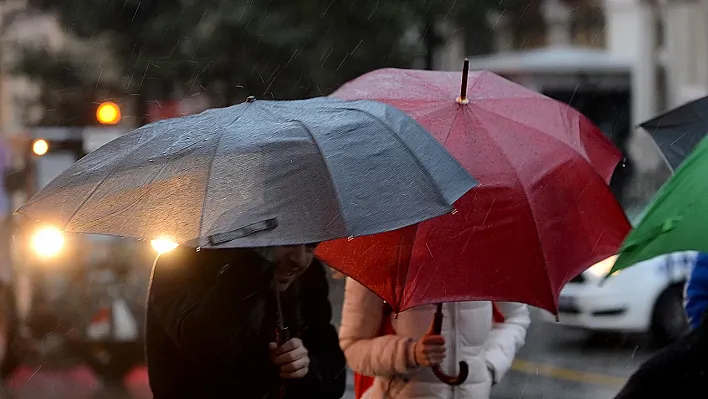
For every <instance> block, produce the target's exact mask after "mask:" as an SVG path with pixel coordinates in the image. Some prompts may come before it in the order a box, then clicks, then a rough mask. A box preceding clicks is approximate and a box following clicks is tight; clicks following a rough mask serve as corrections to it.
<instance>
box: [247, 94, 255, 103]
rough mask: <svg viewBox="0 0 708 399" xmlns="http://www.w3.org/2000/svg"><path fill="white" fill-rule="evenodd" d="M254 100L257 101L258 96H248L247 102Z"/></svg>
mask: <svg viewBox="0 0 708 399" xmlns="http://www.w3.org/2000/svg"><path fill="white" fill-rule="evenodd" d="M254 101H256V96H248V97H246V102H247V103H252V102H254Z"/></svg>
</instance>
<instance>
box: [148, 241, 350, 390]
mask: <svg viewBox="0 0 708 399" xmlns="http://www.w3.org/2000/svg"><path fill="white" fill-rule="evenodd" d="M272 281H273V270H272V267H271V266H270V265H269V264H268V263H267V262H266V261H265V260H264V259H263V258H261V257H260V256H259V255H258V254H257V253H256V252H254V251H252V250H249V249H233V250H231V249H229V250H201V251H194V250H193V249H191V250H190V249H187V248H179V249H178V250H176V251H173V252H171V253H169V254H166V255H163V256H161V257H160V258H158V260H156V262H155V266H154V268H153V276H152V279H151V283H150V293H149V299H148V310H147V325H146V352H147V362H148V375H149V379H150V387H151V389H152V392H153V395H154V398H155V399H175V398H185V399H186V398H190V399H191V398H194V399H197V398H210V399H212V398H213V399H218V398H254V399H266V398H278V397H279V395H278V393H279V391H280V387H281V384H282V383H283V380H282V379H280V378H279V376H278V369H277V368H276V367H275V366H273V365H272V363H271V362H270V360H269V351H268V343H269V342H273V341H274V340H275V331H276V328H277V325H278V324H277V306H276V305H275V291H274V290H273V288H272ZM328 293H329V292H328V284H327V278H326V275H325V269H324V267H323V265H322V264H321V263H320V262H319V261H317V260H315V261H314V262H313V263H312V265H310V267H309V268H308V269H307V270H306V271H305V273H304V274H303V275H302V276H300V277H299V278H298V280H297V281H295V282H294V283H293V284H292V285H291V287H290V288H288V290H287V291H286V292H284V293H282V294H281V299H282V300H281V302H282V304H283V305H282V306H283V316H284V317H285V319H286V326H287V327H288V328H289V331H290V333H291V336H298V337H300V338H301V339H302V340H303V343H304V345H305V347H306V348H307V350H308V352H309V356H310V371H309V373H308V375H307V376H306V377H305V378H302V379H298V380H288V381H287V382H285V384H286V385H285V387H286V388H285V399H297V398H321V399H328V398H340V397H341V396H342V395H343V394H344V389H345V375H346V373H345V367H346V365H345V359H344V354H343V353H342V351H341V349H340V347H339V341H338V337H337V332H336V330H335V328H334V326H332V325H331V318H332V308H331V306H330V303H329V300H328Z"/></svg>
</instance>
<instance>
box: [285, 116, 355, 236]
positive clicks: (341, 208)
mask: <svg viewBox="0 0 708 399" xmlns="http://www.w3.org/2000/svg"><path fill="white" fill-rule="evenodd" d="M292 121H293V122H295V123H297V124H299V125H300V126H302V128H303V129H305V132H307V134H308V135H310V138H311V139H312V142H313V143H315V145H316V146H317V150H318V151H319V153H320V157H321V158H322V163H323V164H324V166H325V169H326V170H327V175H329V181H330V184H331V185H332V191H333V192H334V197H335V198H336V199H337V206H339V214H340V215H342V216H344V205H343V204H342V198H341V197H340V195H339V191H338V190H337V189H336V185H335V183H334V181H335V180H334V175H333V174H332V169H330V167H329V163H327V157H326V156H325V155H324V151H322V147H320V143H318V142H317V139H316V138H315V135H314V134H312V132H311V131H310V129H309V128H308V127H307V125H305V124H304V123H303V122H302V121H300V120H298V119H293V120H292ZM341 219H342V223H343V224H344V229H345V230H346V232H347V234H350V233H351V231H350V229H349V225H348V223H347V218H346V217H343V218H341Z"/></svg>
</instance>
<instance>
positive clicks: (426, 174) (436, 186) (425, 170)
mask: <svg viewBox="0 0 708 399" xmlns="http://www.w3.org/2000/svg"><path fill="white" fill-rule="evenodd" d="M394 108H395V107H394ZM346 109H348V110H350V111H356V112H360V113H362V114H365V115H368V116H369V117H371V118H372V119H374V120H375V121H376V122H378V123H379V125H381V126H383V128H384V129H386V130H387V131H389V132H390V133H391V135H392V136H393V137H395V138H396V140H398V142H399V143H400V144H401V145H402V146H403V148H405V149H406V152H408V154H409V155H410V156H411V158H413V160H414V161H415V163H416V165H418V168H419V169H420V170H421V171H422V172H423V174H424V175H425V177H426V178H427V179H428V182H429V183H430V185H431V186H433V187H435V188H436V190H435V194H437V196H438V199H440V200H441V202H443V203H445V204H447V199H446V198H444V197H443V195H442V190H441V189H440V187H439V186H438V185H437V183H436V182H435V180H434V179H433V177H432V176H431V175H430V171H429V170H428V168H426V167H425V166H424V165H423V164H421V162H420V159H419V158H418V157H416V156H415V153H414V152H413V150H411V148H410V147H409V146H408V145H407V144H406V142H405V141H403V139H401V137H399V135H398V134H397V133H396V131H395V130H393V129H392V128H391V127H390V126H388V125H387V124H386V123H384V122H383V121H382V120H381V119H379V118H378V117H377V116H376V115H374V114H372V113H371V112H368V111H365V110H362V109H357V108H346ZM396 109H397V108H396ZM400 112H403V111H400ZM403 113H404V114H405V115H406V116H408V118H410V119H411V120H412V121H413V122H414V123H415V124H417V125H418V126H420V127H421V128H422V129H423V130H425V132H426V133H428V134H430V132H428V130H427V129H425V128H424V127H422V126H421V125H420V124H419V123H418V122H416V121H415V119H413V118H411V117H410V115H408V114H406V113H405V112H403ZM431 137H432V135H431ZM433 139H434V137H433ZM438 144H439V143H438ZM440 146H441V147H442V144H440ZM445 151H447V150H445ZM455 161H456V162H458V164H459V161H457V160H455ZM447 205H448V206H449V205H450V204H447Z"/></svg>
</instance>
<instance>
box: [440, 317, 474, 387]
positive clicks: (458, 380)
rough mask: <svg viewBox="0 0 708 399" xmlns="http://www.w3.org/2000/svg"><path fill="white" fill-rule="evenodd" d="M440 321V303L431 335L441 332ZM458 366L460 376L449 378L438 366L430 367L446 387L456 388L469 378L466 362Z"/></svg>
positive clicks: (441, 318)
mask: <svg viewBox="0 0 708 399" xmlns="http://www.w3.org/2000/svg"><path fill="white" fill-rule="evenodd" d="M442 320H443V314H442V303H439V304H438V305H437V308H436V310H435V318H434V319H433V329H432V332H433V334H437V335H440V332H441V331H442ZM459 366H460V374H458V375H457V376H450V375H447V374H445V373H444V372H443V371H442V370H440V366H439V365H435V366H433V367H431V368H432V369H433V373H434V374H435V376H436V377H438V379H439V380H440V381H442V382H444V383H445V384H447V385H451V386H458V385H462V383H464V382H465V381H466V380H467V377H468V376H469V373H470V368H469V366H468V365H467V362H465V361H461V362H460V363H459Z"/></svg>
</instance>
